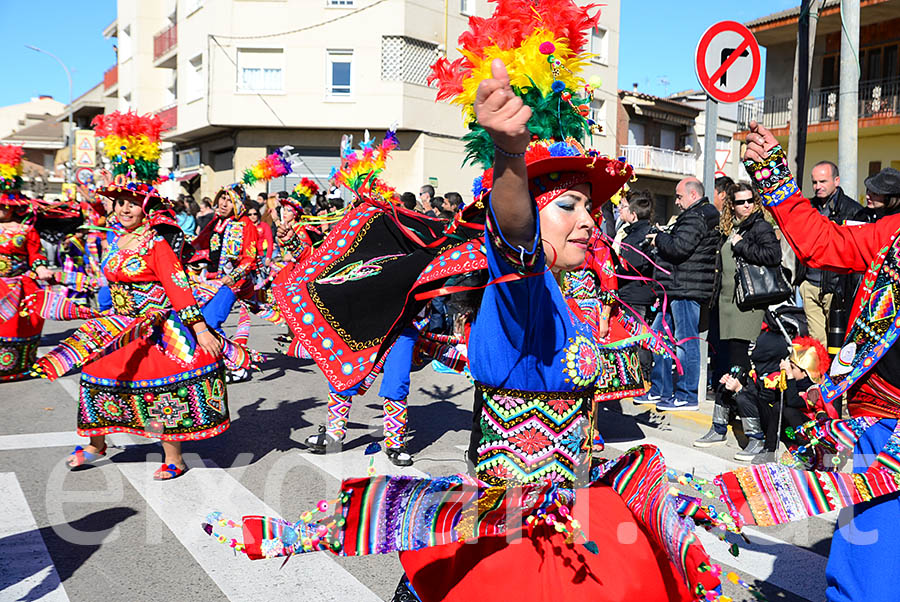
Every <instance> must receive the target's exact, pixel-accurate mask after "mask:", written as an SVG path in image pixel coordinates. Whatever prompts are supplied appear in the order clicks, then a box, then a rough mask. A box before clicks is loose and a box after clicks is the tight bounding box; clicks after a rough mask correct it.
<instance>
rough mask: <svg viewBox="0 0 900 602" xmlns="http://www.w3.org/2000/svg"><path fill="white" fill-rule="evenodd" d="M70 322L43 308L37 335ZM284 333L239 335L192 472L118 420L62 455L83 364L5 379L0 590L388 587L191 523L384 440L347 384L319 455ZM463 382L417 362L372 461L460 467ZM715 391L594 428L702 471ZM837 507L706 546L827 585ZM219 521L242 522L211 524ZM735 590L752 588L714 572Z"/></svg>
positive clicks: (90, 592) (617, 413)
mask: <svg viewBox="0 0 900 602" xmlns="http://www.w3.org/2000/svg"><path fill="white" fill-rule="evenodd" d="M74 327H75V325H74V324H72V323H48V325H47V327H46V328H45V338H44V342H43V344H44V345H45V346H47V347H44V348H43V349H47V348H49V347H48V346H50V345H52V344H54V343H55V342H57V341H58V340H60V339H61V338H62V337H64V336H65V335H66V334H67V333H69V332H70V331H71V330H72V329H73V328H74ZM281 332H283V329H282V328H276V327H273V326H271V325H269V324H266V323H263V322H260V321H256V320H255V319H254V323H253V327H252V329H251V345H252V346H253V347H254V348H256V349H258V350H260V351H262V352H264V353H267V354H268V357H269V358H270V359H268V360H267V361H266V363H265V364H264V365H263V366H262V370H261V371H259V372H256V373H255V374H254V376H253V379H252V381H250V382H247V383H242V384H238V385H233V386H230V387H229V402H230V407H231V418H232V426H231V428H230V429H229V430H228V431H227V432H226V433H224V434H223V435H221V436H219V437H216V438H214V439H211V440H208V441H202V442H196V443H188V444H186V445H185V450H184V451H185V453H186V459H187V461H188V464H189V465H190V467H191V470H189V471H188V473H187V474H185V475H184V476H183V477H181V478H179V479H177V480H175V481H172V482H169V483H158V482H154V481H152V479H151V474H152V472H153V470H155V469H156V467H157V466H158V465H159V463H160V462H161V458H162V457H161V448H160V447H159V445H158V444H156V443H153V442H151V441H149V440H146V439H141V438H139V437H132V436H127V435H122V436H114V437H112V443H114V444H115V445H116V446H117V447H116V448H114V449H111V451H110V453H109V455H108V458H107V459H104V460H103V461H101V462H100V463H99V464H98V465H97V466H94V467H91V468H88V469H87V470H80V471H76V472H70V471H68V470H67V469H66V467H65V465H64V463H63V460H64V458H65V456H66V455H67V454H68V453H70V452H71V451H72V448H73V447H74V446H75V445H77V444H78V443H80V442H81V440H80V438H79V437H77V436H76V435H75V432H74V427H75V411H76V407H77V396H78V375H77V374H75V375H70V376H67V377H65V378H63V379H61V380H59V381H57V382H54V383H51V382H47V381H41V380H28V381H22V382H16V383H4V384H0V412H2V414H0V415H2V417H3V418H2V420H0V503H2V505H3V508H2V510H3V512H0V602H6V601H12V600H16V601H32V600H47V601H62V602H64V601H66V600H72V601H82V600H83V601H95V600H110V601H119V600H123V601H125V600H127V601H130V602H142V601H147V602H159V600H162V599H170V600H179V601H189V602H206V601H221V600H232V601H244V600H279V601H280V600H285V599H300V600H319V601H327V600H335V601H338V600H340V601H344V600H354V602H363V601H367V600H381V599H390V597H391V595H392V593H393V591H394V588H395V587H396V585H397V582H398V580H399V578H400V575H401V572H402V571H401V567H400V564H399V562H398V561H397V558H396V555H386V556H372V557H361V558H338V557H335V556H332V555H326V554H308V555H303V556H298V557H294V558H292V559H291V560H290V561H289V562H288V563H287V564H286V565H285V566H284V567H283V568H282V567H281V561H280V560H272V561H255V562H251V561H249V560H247V559H246V557H242V556H236V555H235V554H234V553H233V552H232V551H231V550H230V549H228V547H226V546H222V545H220V544H218V543H217V542H216V541H215V540H214V539H213V538H210V537H208V536H207V535H206V534H205V533H203V531H202V530H201V528H200V524H201V522H202V520H203V518H204V517H205V516H206V514H207V513H208V512H210V511H212V510H220V511H222V512H223V513H224V514H225V515H226V516H228V517H229V518H233V519H235V520H239V519H240V517H241V516H242V515H245V514H270V515H271V514H275V515H280V516H283V517H286V518H292V519H294V520H296V518H298V517H299V515H300V514H301V513H302V512H304V511H305V510H308V509H310V508H312V507H313V506H314V505H315V504H316V502H318V501H319V500H320V499H323V498H325V497H328V496H330V495H332V494H333V493H334V492H335V491H336V490H337V487H338V484H339V481H340V479H341V478H344V477H349V476H360V475H364V474H365V471H366V468H367V467H368V463H369V457H367V456H365V455H364V453H363V452H364V450H365V448H366V446H367V445H368V444H369V443H370V442H372V441H377V440H379V438H380V428H381V427H380V422H381V414H380V412H381V404H380V400H379V398H378V397H377V396H376V393H377V388H373V390H372V392H370V393H369V394H368V395H366V396H365V397H362V398H359V399H357V401H356V403H355V404H354V407H353V411H352V413H351V416H350V431H349V437H348V441H347V444H346V445H345V448H344V451H343V452H341V453H340V454H336V455H329V456H313V455H310V454H309V453H307V452H305V451H303V447H304V446H303V444H302V441H303V439H304V438H306V437H307V436H308V435H310V434H311V433H313V432H315V427H316V425H317V424H319V423H320V422H321V421H322V420H323V419H324V415H325V402H326V399H327V392H328V388H327V386H326V383H325V380H324V379H323V378H322V377H321V376H320V375H319V374H318V373H317V371H316V369H315V366H314V364H312V363H311V362H299V361H297V360H293V359H290V358H285V357H283V356H280V355H276V354H275V353H274V352H275V344H274V342H273V337H274V336H275V335H277V334H279V333H281ZM472 395H473V390H472V386H471V385H470V383H469V382H468V381H467V380H466V379H465V378H464V377H463V376H459V375H446V374H438V373H436V372H434V371H433V370H432V369H431V368H430V367H426V368H425V369H423V370H421V371H419V372H417V373H414V374H413V384H412V392H411V394H410V400H409V402H410V407H409V421H410V427H411V431H412V435H413V437H412V440H411V442H410V447H411V450H412V451H413V453H414V455H415V460H416V463H415V465H414V466H413V467H412V468H410V469H399V468H396V467H394V466H393V465H391V464H390V463H388V461H387V460H386V458H384V457H383V454H378V455H377V456H376V468H377V469H378V470H379V471H381V472H388V471H389V472H392V473H399V472H401V470H404V471H405V472H404V474H425V473H427V474H432V475H445V474H452V473H456V472H460V471H465V469H466V464H465V460H464V450H465V447H466V445H467V442H468V432H469V428H470V426H471V404H472ZM710 413H711V404H706V405H705V406H701V412H682V413H675V414H665V415H663V414H658V413H656V412H655V411H654V410H653V409H652V408H651V406H635V405H633V404H632V403H631V402H630V401H629V402H623V403H622V404H607V405H606V406H604V410H603V415H602V416H603V423H602V424H603V428H602V432H603V435H604V436H605V438H606V441H607V452H606V454H607V455H609V456H614V455H617V454H618V453H621V452H622V451H625V450H627V449H628V448H629V447H631V446H633V445H635V444H637V443H652V444H655V445H658V446H659V447H660V448H661V449H662V451H663V453H664V455H665V457H666V460H667V463H668V464H669V465H670V466H672V467H674V468H676V469H679V470H690V471H692V472H694V473H695V474H697V475H700V476H712V475H713V474H715V473H717V472H720V471H722V470H727V469H729V468H732V467H734V466H737V464H736V463H735V462H733V461H731V455H732V454H733V453H734V452H735V451H737V449H739V448H738V444H737V442H736V441H735V440H734V438H733V437H731V435H729V442H728V444H727V445H725V446H719V447H716V448H713V449H711V450H708V451H707V450H697V449H694V448H692V447H690V442H691V441H692V440H694V439H695V438H697V437H698V436H699V435H701V434H703V433H704V432H706V430H707V428H708V425H709V414H710ZM835 520H836V516H834V515H833V514H832V515H826V516H825V517H824V518H814V519H811V520H809V521H806V522H803V523H800V524H798V525H793V526H789V527H785V528H780V529H766V530H759V531H752V530H748V536H749V537H750V539H751V542H752V543H751V544H750V545H749V546H748V545H746V544H742V550H741V552H740V556H739V557H738V558H734V557H732V556H731V555H730V554H729V552H728V550H727V547H728V546H727V545H726V544H722V543H721V542H718V540H716V539H715V538H714V537H711V536H709V535H708V534H706V533H704V532H701V533H700V536H701V539H702V540H703V542H704V544H705V545H706V546H707V550H708V551H709V552H710V554H711V555H712V557H713V560H714V561H715V562H718V563H720V564H721V565H722V566H723V568H724V569H725V570H735V571H736V572H737V573H738V574H739V575H740V576H741V577H742V578H743V579H745V580H747V581H748V582H750V583H754V584H755V585H757V586H759V587H760V588H761V589H762V591H763V592H764V593H765V594H766V595H767V596H768V598H769V600H787V601H793V600H822V599H823V598H824V591H825V576H824V568H825V562H826V556H827V554H828V548H829V545H830V537H831V532H832V530H833V528H834V521H835ZM219 530H220V531H221V532H223V533H228V534H229V535H234V536H237V532H236V531H234V532H229V530H228V529H224V528H220V529H219ZM725 591H726V593H727V594H728V595H730V596H732V597H733V598H734V599H735V600H744V599H747V600H750V599H752V598H751V597H750V596H749V595H747V594H746V593H745V592H744V591H743V590H742V589H740V588H739V587H737V586H732V585H731V584H727V585H726V590H725Z"/></svg>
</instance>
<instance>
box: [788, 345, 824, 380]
mask: <svg viewBox="0 0 900 602" xmlns="http://www.w3.org/2000/svg"><path fill="white" fill-rule="evenodd" d="M792 343H793V344H794V345H797V346H799V347H801V348H803V349H808V348H809V347H812V348H813V349H815V350H816V359H817V360H818V362H819V365H818V368H819V372H820V373H822V374H825V373H826V372H827V370H828V365H829V363H830V362H831V358H829V356H828V351H826V350H825V346H824V345H822V343H821V342H819V340H818V339H814V338H812V337H797V338H796V339H794V340H793V341H792Z"/></svg>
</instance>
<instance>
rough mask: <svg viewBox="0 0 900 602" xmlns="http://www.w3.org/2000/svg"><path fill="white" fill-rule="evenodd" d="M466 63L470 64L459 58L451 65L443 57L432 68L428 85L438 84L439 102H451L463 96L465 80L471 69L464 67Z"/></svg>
mask: <svg viewBox="0 0 900 602" xmlns="http://www.w3.org/2000/svg"><path fill="white" fill-rule="evenodd" d="M464 61H465V62H466V63H468V61H466V59H465V58H458V59H456V60H455V61H453V62H452V63H451V62H450V61H448V60H447V58H446V57H443V56H442V57H441V58H439V59H438V60H437V61H436V62H435V63H434V64H433V65H432V66H431V75H429V76H428V84H429V85H431V84H434V83H437V85H438V93H437V99H438V100H449V99H451V98H454V97H456V96H458V95H459V94H462V91H463V85H462V82H463V79H464V77H465V75H466V74H467V73H468V72H469V71H470V69H467V68H465V67H464V66H463V62H464Z"/></svg>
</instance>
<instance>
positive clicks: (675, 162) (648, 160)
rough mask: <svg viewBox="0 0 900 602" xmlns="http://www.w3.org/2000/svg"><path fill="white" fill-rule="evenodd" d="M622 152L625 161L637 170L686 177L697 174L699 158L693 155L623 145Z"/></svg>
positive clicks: (663, 149) (664, 149)
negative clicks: (650, 170) (648, 170)
mask: <svg viewBox="0 0 900 602" xmlns="http://www.w3.org/2000/svg"><path fill="white" fill-rule="evenodd" d="M622 152H623V153H624V155H625V161H626V162H627V163H629V164H630V165H631V166H632V167H634V168H635V169H652V170H654V171H662V172H667V173H674V174H680V175H685V176H693V175H696V173H697V158H696V157H695V156H694V155H692V154H691V153H685V152H682V151H676V150H669V149H667V148H657V147H655V146H640V145H636V144H626V145H623V146H622Z"/></svg>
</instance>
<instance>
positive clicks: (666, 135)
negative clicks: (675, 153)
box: [659, 126, 678, 150]
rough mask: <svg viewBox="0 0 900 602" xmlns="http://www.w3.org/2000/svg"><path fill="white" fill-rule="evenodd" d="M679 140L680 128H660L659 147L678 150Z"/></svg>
mask: <svg viewBox="0 0 900 602" xmlns="http://www.w3.org/2000/svg"><path fill="white" fill-rule="evenodd" d="M677 140H678V130H676V129H675V128H670V127H665V126H663V127H661V128H660V129H659V148H665V149H668V150H677V149H676V148H675V144H676V142H677Z"/></svg>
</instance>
